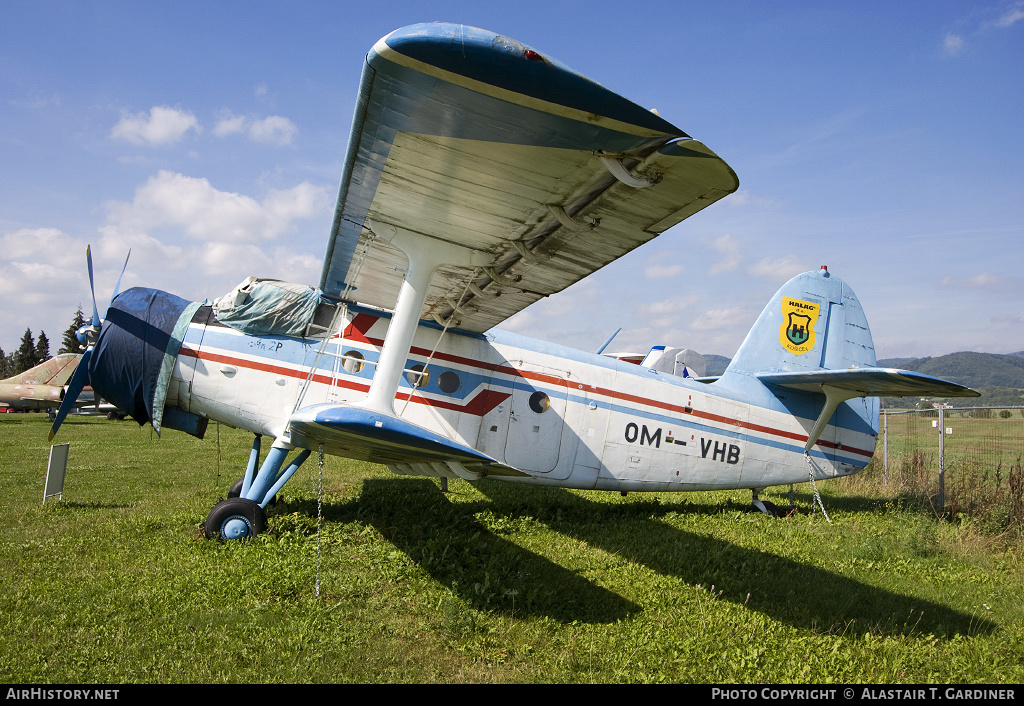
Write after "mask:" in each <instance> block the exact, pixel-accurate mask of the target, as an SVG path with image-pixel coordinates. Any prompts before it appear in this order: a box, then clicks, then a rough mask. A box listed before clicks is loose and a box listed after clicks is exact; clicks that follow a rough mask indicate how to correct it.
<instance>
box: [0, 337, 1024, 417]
mask: <svg viewBox="0 0 1024 706" xmlns="http://www.w3.org/2000/svg"><path fill="white" fill-rule="evenodd" d="M10 376H11V373H9V372H7V354H6V353H4V349H3V348H0V380H3V379H4V378H9V377H10ZM1022 411H1024V410H1022Z"/></svg>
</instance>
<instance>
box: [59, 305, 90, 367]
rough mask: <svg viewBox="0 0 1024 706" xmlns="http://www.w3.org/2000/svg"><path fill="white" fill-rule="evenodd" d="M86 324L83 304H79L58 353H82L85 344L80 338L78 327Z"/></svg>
mask: <svg viewBox="0 0 1024 706" xmlns="http://www.w3.org/2000/svg"><path fill="white" fill-rule="evenodd" d="M83 326H85V314H84V313H82V305H81V304H79V305H78V311H76V312H75V319H74V321H72V322H71V325H70V326H68V328H67V330H66V331H64V340H63V342H62V343H61V346H60V350H59V351H57V354H58V355H59V354H61V353H81V352H82V351H84V350H85V346H83V345H82V344H81V342H80V341H79V340H78V335H77V334H78V329H80V328H82V327H83Z"/></svg>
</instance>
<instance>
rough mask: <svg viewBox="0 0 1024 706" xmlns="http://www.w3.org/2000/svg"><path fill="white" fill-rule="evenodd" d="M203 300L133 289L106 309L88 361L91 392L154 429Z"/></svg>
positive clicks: (150, 290)
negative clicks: (175, 363) (175, 365)
mask: <svg viewBox="0 0 1024 706" xmlns="http://www.w3.org/2000/svg"><path fill="white" fill-rule="evenodd" d="M201 305H202V303H201V302H190V301H188V300H187V299H182V298H181V297H178V296H175V295H173V294H168V293H167V292H162V291H160V290H159V289H147V288H145V287H134V288H132V289H129V290H127V291H125V292H122V293H121V294H120V295H118V296H117V298H115V299H114V300H113V301H112V302H111V303H110V308H109V309H107V315H106V319H104V321H103V326H102V328H101V330H100V336H99V339H98V340H97V341H96V348H95V350H94V351H93V354H92V358H91V359H90V361H89V379H90V382H91V384H92V388H93V390H95V391H96V394H98V395H100V396H101V397H102V398H103V399H105V400H106V401H107V402H110V403H111V404H113V405H114V406H116V407H117V408H118V409H120V410H121V411H122V412H127V413H128V414H130V415H131V416H132V418H133V419H135V420H136V421H138V422H139V424H140V425H142V424H145V423H146V422H151V423H152V424H153V428H154V429H156V431H157V432H159V431H160V424H161V421H162V418H163V412H164V398H165V395H166V392H167V384H168V382H169V381H170V377H171V372H172V371H173V369H174V360H175V358H177V356H178V350H179V349H180V348H181V342H182V339H183V338H184V336H185V331H186V329H187V328H188V324H189V322H190V321H191V320H192V316H193V315H194V314H195V312H196V310H197V309H198V308H199V307H200V306H201Z"/></svg>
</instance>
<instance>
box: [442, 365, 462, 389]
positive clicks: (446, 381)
mask: <svg viewBox="0 0 1024 706" xmlns="http://www.w3.org/2000/svg"><path fill="white" fill-rule="evenodd" d="M461 385H462V381H461V380H459V374H458V373H456V372H453V371H451V370H445V371H444V372H443V373H441V375H440V377H438V378H437V386H438V387H440V388H441V392H444V393H446V394H449V395H450V394H451V393H453V392H455V391H456V390H458V389H459V387H460V386H461Z"/></svg>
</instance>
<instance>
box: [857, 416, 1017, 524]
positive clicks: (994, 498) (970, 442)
mask: <svg viewBox="0 0 1024 706" xmlns="http://www.w3.org/2000/svg"><path fill="white" fill-rule="evenodd" d="M881 426H882V429H881V436H882V439H881V444H880V445H881V447H882V448H881V449H879V450H880V451H881V452H882V453H881V454H880V455H881V457H882V458H881V461H882V483H883V485H886V486H888V485H890V484H892V485H896V486H897V487H901V488H907V489H912V490H914V491H917V492H922V493H924V495H925V496H926V497H927V498H928V499H929V501H930V502H931V503H932V504H933V506H934V507H935V508H936V511H937V512H938V513H939V514H943V515H948V516H951V517H954V518H956V517H959V516H971V517H974V516H980V515H984V514H988V515H991V516H992V519H993V520H994V521H997V523H998V524H999V525H1000V526H1003V527H1006V526H1013V525H1019V524H1020V523H1021V521H1022V520H1024V517H1022V510H1024V507H1022V496H1024V472H1022V470H1021V457H1022V455H1024V407H940V408H935V409H926V410H882V425H881ZM878 455H879V454H878V453H877V452H876V458H877V456H878Z"/></svg>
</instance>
